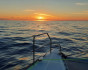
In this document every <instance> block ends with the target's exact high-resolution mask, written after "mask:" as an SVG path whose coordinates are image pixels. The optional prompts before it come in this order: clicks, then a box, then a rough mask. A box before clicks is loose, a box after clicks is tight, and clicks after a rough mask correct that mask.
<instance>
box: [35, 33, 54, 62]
mask: <svg viewBox="0 0 88 70" xmlns="http://www.w3.org/2000/svg"><path fill="white" fill-rule="evenodd" d="M41 35H47V36H48V38H49V40H50V42H49V45H50V53H51V47H52V40H51V37H50V35H49V34H48V33H43V34H38V35H33V63H34V62H35V41H36V37H38V36H41Z"/></svg>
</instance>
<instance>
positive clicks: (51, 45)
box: [47, 33, 52, 53]
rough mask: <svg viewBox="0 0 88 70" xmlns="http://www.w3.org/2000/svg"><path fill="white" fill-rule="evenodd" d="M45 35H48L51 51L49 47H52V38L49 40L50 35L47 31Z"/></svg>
mask: <svg viewBox="0 0 88 70" xmlns="http://www.w3.org/2000/svg"><path fill="white" fill-rule="evenodd" d="M47 35H48V37H49V39H50V53H51V50H52V49H51V47H52V40H51V38H50V36H49V34H48V33H47Z"/></svg>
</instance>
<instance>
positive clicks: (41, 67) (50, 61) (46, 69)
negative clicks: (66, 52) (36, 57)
mask: <svg viewBox="0 0 88 70" xmlns="http://www.w3.org/2000/svg"><path fill="white" fill-rule="evenodd" d="M58 52H59V51H58V49H54V50H52V52H51V53H50V54H47V55H46V56H45V57H44V58H43V59H42V61H39V62H37V63H35V65H33V66H32V67H30V68H28V69H27V70H66V68H65V65H64V62H63V61H62V59H61V56H60V55H59V54H58Z"/></svg>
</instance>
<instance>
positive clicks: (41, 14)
mask: <svg viewBox="0 0 88 70" xmlns="http://www.w3.org/2000/svg"><path fill="white" fill-rule="evenodd" d="M34 14H37V15H40V16H52V15H48V14H43V13H34Z"/></svg>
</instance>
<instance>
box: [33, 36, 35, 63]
mask: <svg viewBox="0 0 88 70" xmlns="http://www.w3.org/2000/svg"><path fill="white" fill-rule="evenodd" d="M34 62H35V36H33V63H34Z"/></svg>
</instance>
